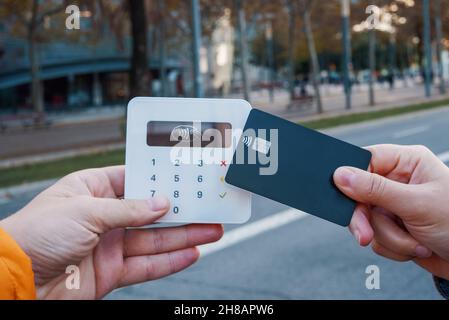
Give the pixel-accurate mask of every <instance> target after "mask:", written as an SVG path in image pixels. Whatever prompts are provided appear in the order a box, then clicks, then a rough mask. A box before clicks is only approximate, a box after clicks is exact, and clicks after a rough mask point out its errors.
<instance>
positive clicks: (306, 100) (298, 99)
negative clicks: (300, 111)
mask: <svg viewBox="0 0 449 320" xmlns="http://www.w3.org/2000/svg"><path fill="white" fill-rule="evenodd" d="M314 100H315V99H314V97H313V96H311V95H305V96H294V97H293V99H291V100H290V103H289V104H288V106H287V109H291V108H294V107H296V108H302V107H304V108H310V107H312V106H313V102H314Z"/></svg>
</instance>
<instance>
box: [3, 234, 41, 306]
mask: <svg viewBox="0 0 449 320" xmlns="http://www.w3.org/2000/svg"><path fill="white" fill-rule="evenodd" d="M0 299H1V300H5V299H9V300H13V299H14V300H17V299H20V300H31V299H36V290H35V288H34V274H33V270H32V268H31V260H30V258H29V257H28V256H27V255H26V254H25V252H23V250H22V249H21V248H20V247H19V245H18V244H17V243H16V242H15V241H14V239H13V238H11V237H10V236H9V235H8V234H7V233H6V232H5V231H3V230H2V229H1V228H0Z"/></svg>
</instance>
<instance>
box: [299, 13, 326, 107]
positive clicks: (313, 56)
mask: <svg viewBox="0 0 449 320" xmlns="http://www.w3.org/2000/svg"><path fill="white" fill-rule="evenodd" d="M303 19H304V33H305V36H306V39H307V47H308V49H309V55H310V60H311V62H312V85H313V89H314V92H315V99H316V106H317V111H318V113H322V112H323V105H322V102H321V94H320V65H319V63H318V55H317V53H316V48H315V41H314V39H313V33H312V23H311V21H310V12H309V9H308V8H306V9H304V11H303Z"/></svg>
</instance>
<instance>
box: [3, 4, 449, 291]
mask: <svg viewBox="0 0 449 320" xmlns="http://www.w3.org/2000/svg"><path fill="white" fill-rule="evenodd" d="M448 90H449V0H431V1H430V0H352V1H350V0H326V1H325V0H315V1H311V0H269V1H268V0H251V1H249V0H165V1H164V0H110V1H108V0H78V1H75V0H23V1H14V0H0V219H1V218H3V217H6V216H8V215H10V214H12V213H14V212H15V211H17V210H18V209H20V208H21V207H22V206H24V205H25V204H26V203H27V202H28V201H29V200H30V199H32V197H34V196H35V195H36V194H37V193H38V192H40V191H41V190H43V189H44V188H45V187H47V186H49V185H50V184H51V183H52V182H54V181H55V179H57V178H59V177H61V176H63V175H65V174H67V173H69V172H72V171H75V170H79V169H83V168H89V167H98V166H107V165H115V164H123V163H124V134H125V132H124V124H125V123H126V104H127V102H128V101H129V99H130V98H132V97H135V96H158V97H215V98H217V97H218V98H239V99H240V98H243V99H246V100H248V101H249V102H250V103H251V104H252V105H253V106H254V107H257V108H260V109H262V110H264V111H267V112H270V113H273V114H276V115H279V116H281V117H283V118H285V119H288V120H291V121H294V122H297V123H300V124H303V125H305V126H308V127H310V128H314V129H318V130H322V131H323V132H325V133H327V134H330V135H332V136H335V137H337V138H340V139H343V140H345V141H348V142H351V143H353V144H356V145H359V146H366V145H370V144H377V143H397V144H423V145H426V146H428V147H429V148H430V149H431V150H432V151H434V152H435V154H437V155H438V156H439V157H440V159H441V160H442V161H443V162H445V163H446V164H449V91H448ZM292 147H294V146H292ZM302 187H307V186H302V185H301V182H298V192H301V188H302ZM253 200H254V201H253V211H252V219H251V221H250V222H249V224H247V225H243V226H227V227H226V231H227V232H226V234H229V236H225V238H224V239H223V241H221V242H220V243H219V245H216V246H208V247H205V248H203V249H202V253H203V258H202V260H201V261H200V262H199V263H198V264H196V265H195V266H193V267H192V268H190V269H189V270H187V271H185V272H182V273H180V274H179V275H175V276H173V277H170V278H167V279H163V280H158V281H153V282H151V283H146V284H143V285H138V286H133V287H130V288H126V289H120V290H117V291H115V292H113V293H112V294H110V295H109V296H108V297H107V298H110V299H121V298H124V299H128V298H130V299H163V298H167V299H168V298H175V299H176V298H183V299H214V298H215V299H263V298H267V299H346V298H351V299H439V295H438V293H437V292H436V290H435V289H434V287H433V283H432V278H431V276H429V275H428V274H427V273H426V272H424V271H422V270H421V269H419V268H418V267H416V266H415V265H414V264H413V263H405V264H403V263H394V262H391V261H386V260H384V259H382V258H379V257H377V256H375V255H374V253H372V252H371V250H370V249H363V248H359V247H358V245H357V244H356V243H355V241H354V240H353V239H352V237H351V236H350V235H349V232H348V231H347V230H344V229H341V228H339V227H336V226H333V225H331V224H329V223H326V222H323V221H321V220H318V219H316V218H313V217H308V216H305V215H303V214H301V213H298V212H294V211H293V210H291V209H289V208H286V207H284V206H282V205H279V204H277V203H274V202H272V201H269V200H267V199H264V198H260V197H254V199H253ZM373 264H374V265H377V266H379V268H380V271H381V289H380V290H368V289H366V287H365V279H366V276H367V275H366V274H365V269H366V267H367V266H369V265H373Z"/></svg>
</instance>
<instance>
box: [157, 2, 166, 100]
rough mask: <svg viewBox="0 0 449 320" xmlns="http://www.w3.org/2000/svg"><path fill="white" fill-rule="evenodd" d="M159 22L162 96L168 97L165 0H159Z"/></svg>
mask: <svg viewBox="0 0 449 320" xmlns="http://www.w3.org/2000/svg"><path fill="white" fill-rule="evenodd" d="M158 7H159V13H160V20H159V80H160V81H161V89H162V90H161V93H162V96H163V97H164V96H166V95H167V75H166V73H167V68H166V66H165V64H166V63H165V61H166V59H165V58H166V57H165V17H164V13H165V0H158Z"/></svg>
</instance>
